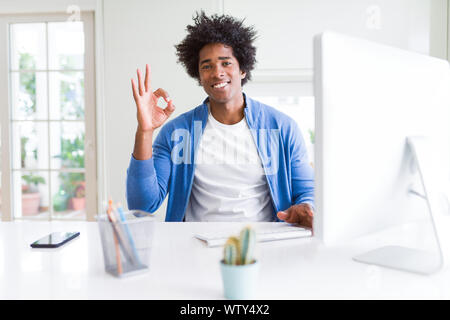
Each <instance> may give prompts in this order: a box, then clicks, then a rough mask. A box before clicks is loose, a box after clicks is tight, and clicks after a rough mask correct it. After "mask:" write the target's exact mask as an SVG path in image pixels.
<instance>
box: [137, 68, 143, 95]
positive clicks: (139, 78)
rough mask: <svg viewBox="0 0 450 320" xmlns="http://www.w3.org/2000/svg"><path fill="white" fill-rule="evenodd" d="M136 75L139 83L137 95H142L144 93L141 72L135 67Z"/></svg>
mask: <svg viewBox="0 0 450 320" xmlns="http://www.w3.org/2000/svg"><path fill="white" fill-rule="evenodd" d="M137 76H138V85H139V95H141V96H142V95H143V94H144V85H143V82H142V74H141V70H139V69H137Z"/></svg>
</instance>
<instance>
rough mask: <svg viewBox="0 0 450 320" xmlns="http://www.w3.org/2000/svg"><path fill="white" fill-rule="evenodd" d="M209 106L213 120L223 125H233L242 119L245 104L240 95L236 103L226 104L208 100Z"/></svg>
mask: <svg viewBox="0 0 450 320" xmlns="http://www.w3.org/2000/svg"><path fill="white" fill-rule="evenodd" d="M209 106H210V110H211V114H212V116H213V117H214V119H216V120H217V121H219V122H221V123H223V124H229V125H230V124H235V123H238V122H239V121H241V120H242V119H243V118H244V108H245V102H244V98H243V96H242V95H241V96H240V99H239V100H238V101H233V102H228V103H219V102H217V101H212V100H210V101H209Z"/></svg>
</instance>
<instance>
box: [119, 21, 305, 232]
mask: <svg viewBox="0 0 450 320" xmlns="http://www.w3.org/2000/svg"><path fill="white" fill-rule="evenodd" d="M194 22H195V24H194V25H192V26H188V27H187V31H188V35H187V36H186V38H185V39H184V40H183V41H182V42H181V43H180V44H178V45H177V46H176V50H177V55H178V59H179V62H181V63H182V64H183V65H184V66H185V68H186V70H187V72H188V74H189V75H190V76H192V77H193V78H195V79H197V80H198V82H199V84H200V85H201V86H203V89H204V90H205V92H206V93H207V95H208V98H207V99H206V100H205V101H204V102H203V104H202V105H200V106H198V107H196V108H194V109H193V110H190V111H189V112H186V113H184V114H182V115H180V116H179V117H177V118H175V119H174V120H171V121H169V122H167V123H166V124H165V125H164V126H163V127H162V128H161V130H160V132H159V134H158V136H157V137H156V139H155V142H154V143H153V146H152V139H153V132H154V130H155V129H157V128H159V127H160V126H162V125H163V124H164V123H165V122H166V120H167V119H168V118H169V117H170V115H171V114H172V113H173V111H174V110H175V106H174V104H173V101H172V100H171V99H170V97H169V95H168V93H167V92H166V91H165V90H163V89H157V90H156V91H154V92H152V88H151V83H150V68H149V66H148V65H146V72H145V79H143V78H142V74H141V72H140V70H137V78H138V83H137V84H136V82H135V81H134V80H133V79H131V84H132V90H133V96H134V100H135V102H136V106H137V119H138V128H137V132H136V139H135V145H134V151H133V155H132V157H131V161H130V165H129V168H128V171H127V201H128V207H129V209H141V210H144V211H150V212H154V211H155V210H157V209H158V207H159V206H160V205H161V203H162V202H163V200H164V199H165V197H166V195H167V193H169V199H168V205H167V213H166V221H280V220H284V221H286V222H289V223H299V224H301V225H302V226H305V227H309V228H311V227H312V219H313V206H314V204H313V202H314V176H313V170H312V168H311V166H310V165H309V162H308V159H307V152H306V148H305V143H304V140H303V137H302V135H301V133H300V130H299V129H298V127H297V125H296V123H295V121H293V120H292V119H291V118H289V117H288V116H286V115H285V114H283V113H281V112H278V111H276V110H275V109H273V108H272V107H269V106H266V105H264V104H262V103H260V102H258V101H255V100H253V99H251V98H249V97H247V96H246V95H245V94H244V93H243V92H242V86H243V85H244V84H245V83H246V82H247V80H248V79H250V77H251V71H252V69H253V68H254V65H255V63H256V59H255V56H256V49H255V47H254V46H253V44H252V43H253V41H254V39H255V34H256V33H255V31H254V30H253V29H252V28H249V27H245V26H243V22H242V21H238V20H236V19H234V18H233V17H230V16H226V15H222V16H218V15H213V16H211V17H207V16H206V15H205V14H204V13H203V12H201V13H200V14H197V16H196V17H195V18H194ZM159 98H163V99H164V100H165V101H166V102H167V107H166V108H165V109H162V108H160V107H158V106H157V101H158V99H159Z"/></svg>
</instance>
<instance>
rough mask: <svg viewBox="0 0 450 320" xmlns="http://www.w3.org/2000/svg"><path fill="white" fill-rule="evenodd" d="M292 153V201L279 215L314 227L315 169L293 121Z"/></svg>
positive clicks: (291, 221)
mask: <svg viewBox="0 0 450 320" xmlns="http://www.w3.org/2000/svg"><path fill="white" fill-rule="evenodd" d="M288 148H290V154H291V185H292V203H293V205H292V206H291V207H289V208H288V209H287V210H284V211H280V212H278V213H277V217H278V218H279V219H281V220H284V221H286V222H288V223H299V224H300V225H302V226H305V227H308V228H312V223H313V216H314V170H313V168H312V167H311V166H310V164H309V160H308V153H307V150H306V145H305V142H304V139H303V136H302V134H301V132H300V129H299V128H298V126H297V125H296V123H293V125H292V126H291V132H290V139H289V145H288Z"/></svg>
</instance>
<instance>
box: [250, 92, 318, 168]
mask: <svg viewBox="0 0 450 320" xmlns="http://www.w3.org/2000/svg"><path fill="white" fill-rule="evenodd" d="M253 98H254V99H256V100H258V101H261V102H263V103H265V104H267V105H269V106H273V107H274V108H276V109H277V110H279V111H281V112H283V113H285V114H287V115H288V116H290V117H291V118H292V119H294V120H295V121H296V122H297V124H298V126H299V128H300V131H301V132H302V135H303V139H304V140H305V144H306V149H307V151H308V158H309V161H310V162H311V164H313V163H314V138H315V134H314V127H315V123H314V121H315V110H314V97H313V96H255V97H253Z"/></svg>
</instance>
